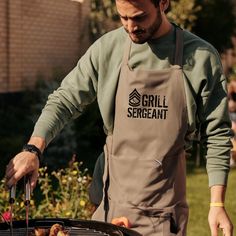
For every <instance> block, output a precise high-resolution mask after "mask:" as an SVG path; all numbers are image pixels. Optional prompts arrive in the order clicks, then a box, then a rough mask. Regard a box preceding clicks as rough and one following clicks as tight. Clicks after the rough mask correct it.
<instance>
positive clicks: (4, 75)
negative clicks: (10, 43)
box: [0, 0, 8, 91]
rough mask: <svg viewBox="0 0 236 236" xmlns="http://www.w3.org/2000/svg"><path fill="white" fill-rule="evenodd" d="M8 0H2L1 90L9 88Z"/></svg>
mask: <svg viewBox="0 0 236 236" xmlns="http://www.w3.org/2000/svg"><path fill="white" fill-rule="evenodd" d="M6 15H7V0H2V1H0V91H5V90H7V61H8V60H7V18H6Z"/></svg>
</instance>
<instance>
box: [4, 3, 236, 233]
mask: <svg viewBox="0 0 236 236" xmlns="http://www.w3.org/2000/svg"><path fill="white" fill-rule="evenodd" d="M114 2H115V1H114V0H103V1H102V0H84V1H83V0H74V1H72V0H14V1H13V0H2V1H0V179H3V177H4V172H5V168H6V164H7V163H8V162H9V160H10V159H11V158H12V157H13V156H14V155H15V154H16V153H18V152H19V151H20V150H21V148H22V146H23V145H24V144H25V143H26V142H27V141H28V139H29V137H30V134H31V132H32V130H33V125H34V122H35V121H36V120H37V118H38V116H39V115H40V112H41V109H42V108H43V106H44V104H45V102H46V100H47V96H48V95H49V93H51V92H52V91H53V90H54V89H56V88H57V87H58V86H59V84H60V82H61V80H62V79H63V78H64V76H65V75H66V74H67V73H68V72H69V71H70V70H71V69H72V68H73V67H74V66H75V65H76V63H77V61H78V60H79V58H80V57H81V56H82V55H83V54H84V52H85V51H86V49H87V48H88V47H89V46H90V45H91V44H92V43H93V42H94V41H95V40H96V39H97V38H98V37H99V36H101V35H102V34H104V33H105V32H107V31H109V30H111V29H113V28H116V27H117V26H119V25H120V22H119V17H118V15H117V13H116V10H115V4H114ZM171 5H172V10H171V12H169V13H168V17H169V18H170V19H171V20H172V21H174V22H175V23H177V24H179V25H180V26H181V27H183V28H185V29H187V30H189V31H191V32H193V33H195V34H197V35H198V36H200V37H202V38H203V39H205V40H207V41H209V42H210V43H211V44H212V45H213V46H214V47H216V49H217V50H218V52H219V54H220V57H221V59H222V65H223V68H224V72H225V76H226V78H227V82H228V98H229V112H230V117H231V120H232V128H233V130H234V131H235V132H236V3H235V1H234V0H231V1H230V0H217V1H215V0H172V1H171ZM104 141H105V135H104V133H103V127H102V120H101V117H100V113H99V110H98V107H97V103H96V102H94V103H93V104H92V105H91V106H90V107H88V108H87V110H86V112H85V113H84V114H83V115H82V116H81V117H79V118H78V119H77V120H75V121H74V122H72V123H71V124H69V125H68V126H67V127H65V129H64V130H63V131H62V132H61V134H60V135H59V136H58V137H57V138H56V139H55V140H54V141H53V142H52V143H51V144H50V146H49V147H48V148H47V150H46V151H45V153H44V158H43V163H42V166H46V165H47V168H48V171H49V172H52V171H57V170H59V169H61V168H70V165H69V163H71V162H70V161H71V159H72V156H73V161H79V162H80V161H82V162H83V168H87V169H88V175H89V176H91V175H92V172H93V169H94V164H95V161H96V159H97V157H98V156H99V154H100V153H101V152H102V149H103V144H104ZM232 141H233V143H234V139H233V140H232ZM234 146H235V147H234V149H235V151H234V149H233V150H232V158H231V167H232V174H231V175H230V181H229V186H230V187H229V191H228V192H229V193H228V195H229V197H228V198H229V199H233V195H234V196H236V192H235V191H236V190H235V189H236V187H235V181H236V172H235V169H233V167H234V166H235V165H236V164H235V163H236V157H235V156H236V154H235V153H236V145H234ZM203 154H204V150H203V148H202V147H201V144H200V142H199V141H198V138H197V137H196V139H195V140H194V142H193V148H192V149H191V150H190V151H189V153H188V158H187V162H188V166H187V170H188V188H189V195H188V198H189V204H190V209H191V206H192V209H193V211H192V212H193V213H191V211H190V226H191V227H189V228H191V232H190V234H189V235H197V234H198V235H202V236H203V235H209V232H208V231H207V224H206V219H207V218H206V217H207V216H206V214H207V212H205V213H203V212H202V211H201V212H199V202H200V204H202V205H203V206H204V205H205V208H206V209H207V208H208V203H209V199H208V197H209V195H208V188H207V176H206V173H205V168H204V165H205V159H204V157H203ZM195 178H197V179H195ZM52 181H53V180H52ZM193 183H194V184H193ZM198 184H199V185H198ZM36 191H37V189H36ZM38 191H40V190H38ZM202 193H204V194H202ZM4 196H5V195H4ZM0 198H1V195H0ZM0 201H1V200H0ZM229 202H230V205H229V208H230V209H231V210H230V214H231V215H232V217H233V219H234V220H235V222H236V203H235V200H234V199H233V200H232V201H231V200H229ZM3 205H4V204H3ZM3 205H2V207H3ZM0 207H1V206H0ZM4 207H5V208H7V206H6V205H4ZM5 208H4V209H5ZM2 209H3V208H2ZM2 209H1V208H0V211H1V210H2ZM204 214H205V215H204ZM203 215H204V216H203ZM77 217H78V216H77ZM201 219H203V221H202V222H201V221H200V220H201ZM196 221H197V222H199V224H200V225H202V224H203V226H201V227H199V225H198V224H196Z"/></svg>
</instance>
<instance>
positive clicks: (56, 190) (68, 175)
mask: <svg viewBox="0 0 236 236" xmlns="http://www.w3.org/2000/svg"><path fill="white" fill-rule="evenodd" d="M81 165H82V163H79V162H75V161H71V163H70V165H69V167H68V168H65V169H60V170H58V171H53V172H51V173H50V174H49V173H48V172H47V167H42V168H40V170H39V179H38V187H37V188H38V189H36V190H35V191H34V194H33V196H32V197H31V204H30V213H29V216H30V218H44V217H63V218H65V217H66V218H77V219H89V218H90V217H91V215H92V212H93V205H92V204H91V203H90V201H89V197H88V191H87V189H88V186H89V184H90V182H91V177H90V176H89V175H88V173H87V169H84V170H81ZM0 187H1V189H2V191H1V193H0V212H1V214H2V215H3V214H4V213H5V214H6V212H9V210H10V206H9V203H8V191H6V190H4V180H1V183H0ZM23 199H24V195H23V193H22V191H17V196H16V201H15V203H14V207H13V213H14V216H13V219H14V220H20V219H25V207H24V201H23Z"/></svg>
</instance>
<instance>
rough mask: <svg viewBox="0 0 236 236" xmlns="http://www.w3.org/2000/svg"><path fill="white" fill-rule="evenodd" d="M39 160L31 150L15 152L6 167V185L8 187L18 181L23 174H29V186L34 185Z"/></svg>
mask: <svg viewBox="0 0 236 236" xmlns="http://www.w3.org/2000/svg"><path fill="white" fill-rule="evenodd" d="M38 169H39V160H38V157H37V155H36V154H35V153H31V152H27V151H24V152H20V153H19V154H17V155H16V156H15V157H14V158H13V159H11V161H10V162H9V164H8V165H7V169H6V175H5V177H6V186H7V187H8V188H10V187H11V186H13V185H14V184H16V183H17V182H18V180H20V179H21V178H22V177H23V176H25V175H27V174H29V175H30V182H31V187H32V188H34V187H35V186H36V182H37V179H38Z"/></svg>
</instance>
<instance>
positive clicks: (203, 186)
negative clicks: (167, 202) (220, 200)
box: [187, 169, 236, 236]
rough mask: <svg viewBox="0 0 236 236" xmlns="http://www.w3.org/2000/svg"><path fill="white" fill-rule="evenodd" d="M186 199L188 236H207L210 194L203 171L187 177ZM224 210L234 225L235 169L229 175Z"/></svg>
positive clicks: (235, 213)
mask: <svg viewBox="0 0 236 236" xmlns="http://www.w3.org/2000/svg"><path fill="white" fill-rule="evenodd" d="M187 199H188V204H189V208H190V216H189V224H188V236H196V235H201V236H209V235H210V230H209V226H208V221H207V216H208V210H209V201H210V193H209V188H208V178H207V174H206V172H205V170H204V169H197V170H195V171H194V173H192V174H188V177H187ZM225 203H226V209H227V212H228V214H229V215H230V218H231V220H232V222H233V224H234V225H235V224H236V169H232V170H231V172H230V175H229V181H228V189H227V195H226V201H225Z"/></svg>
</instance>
